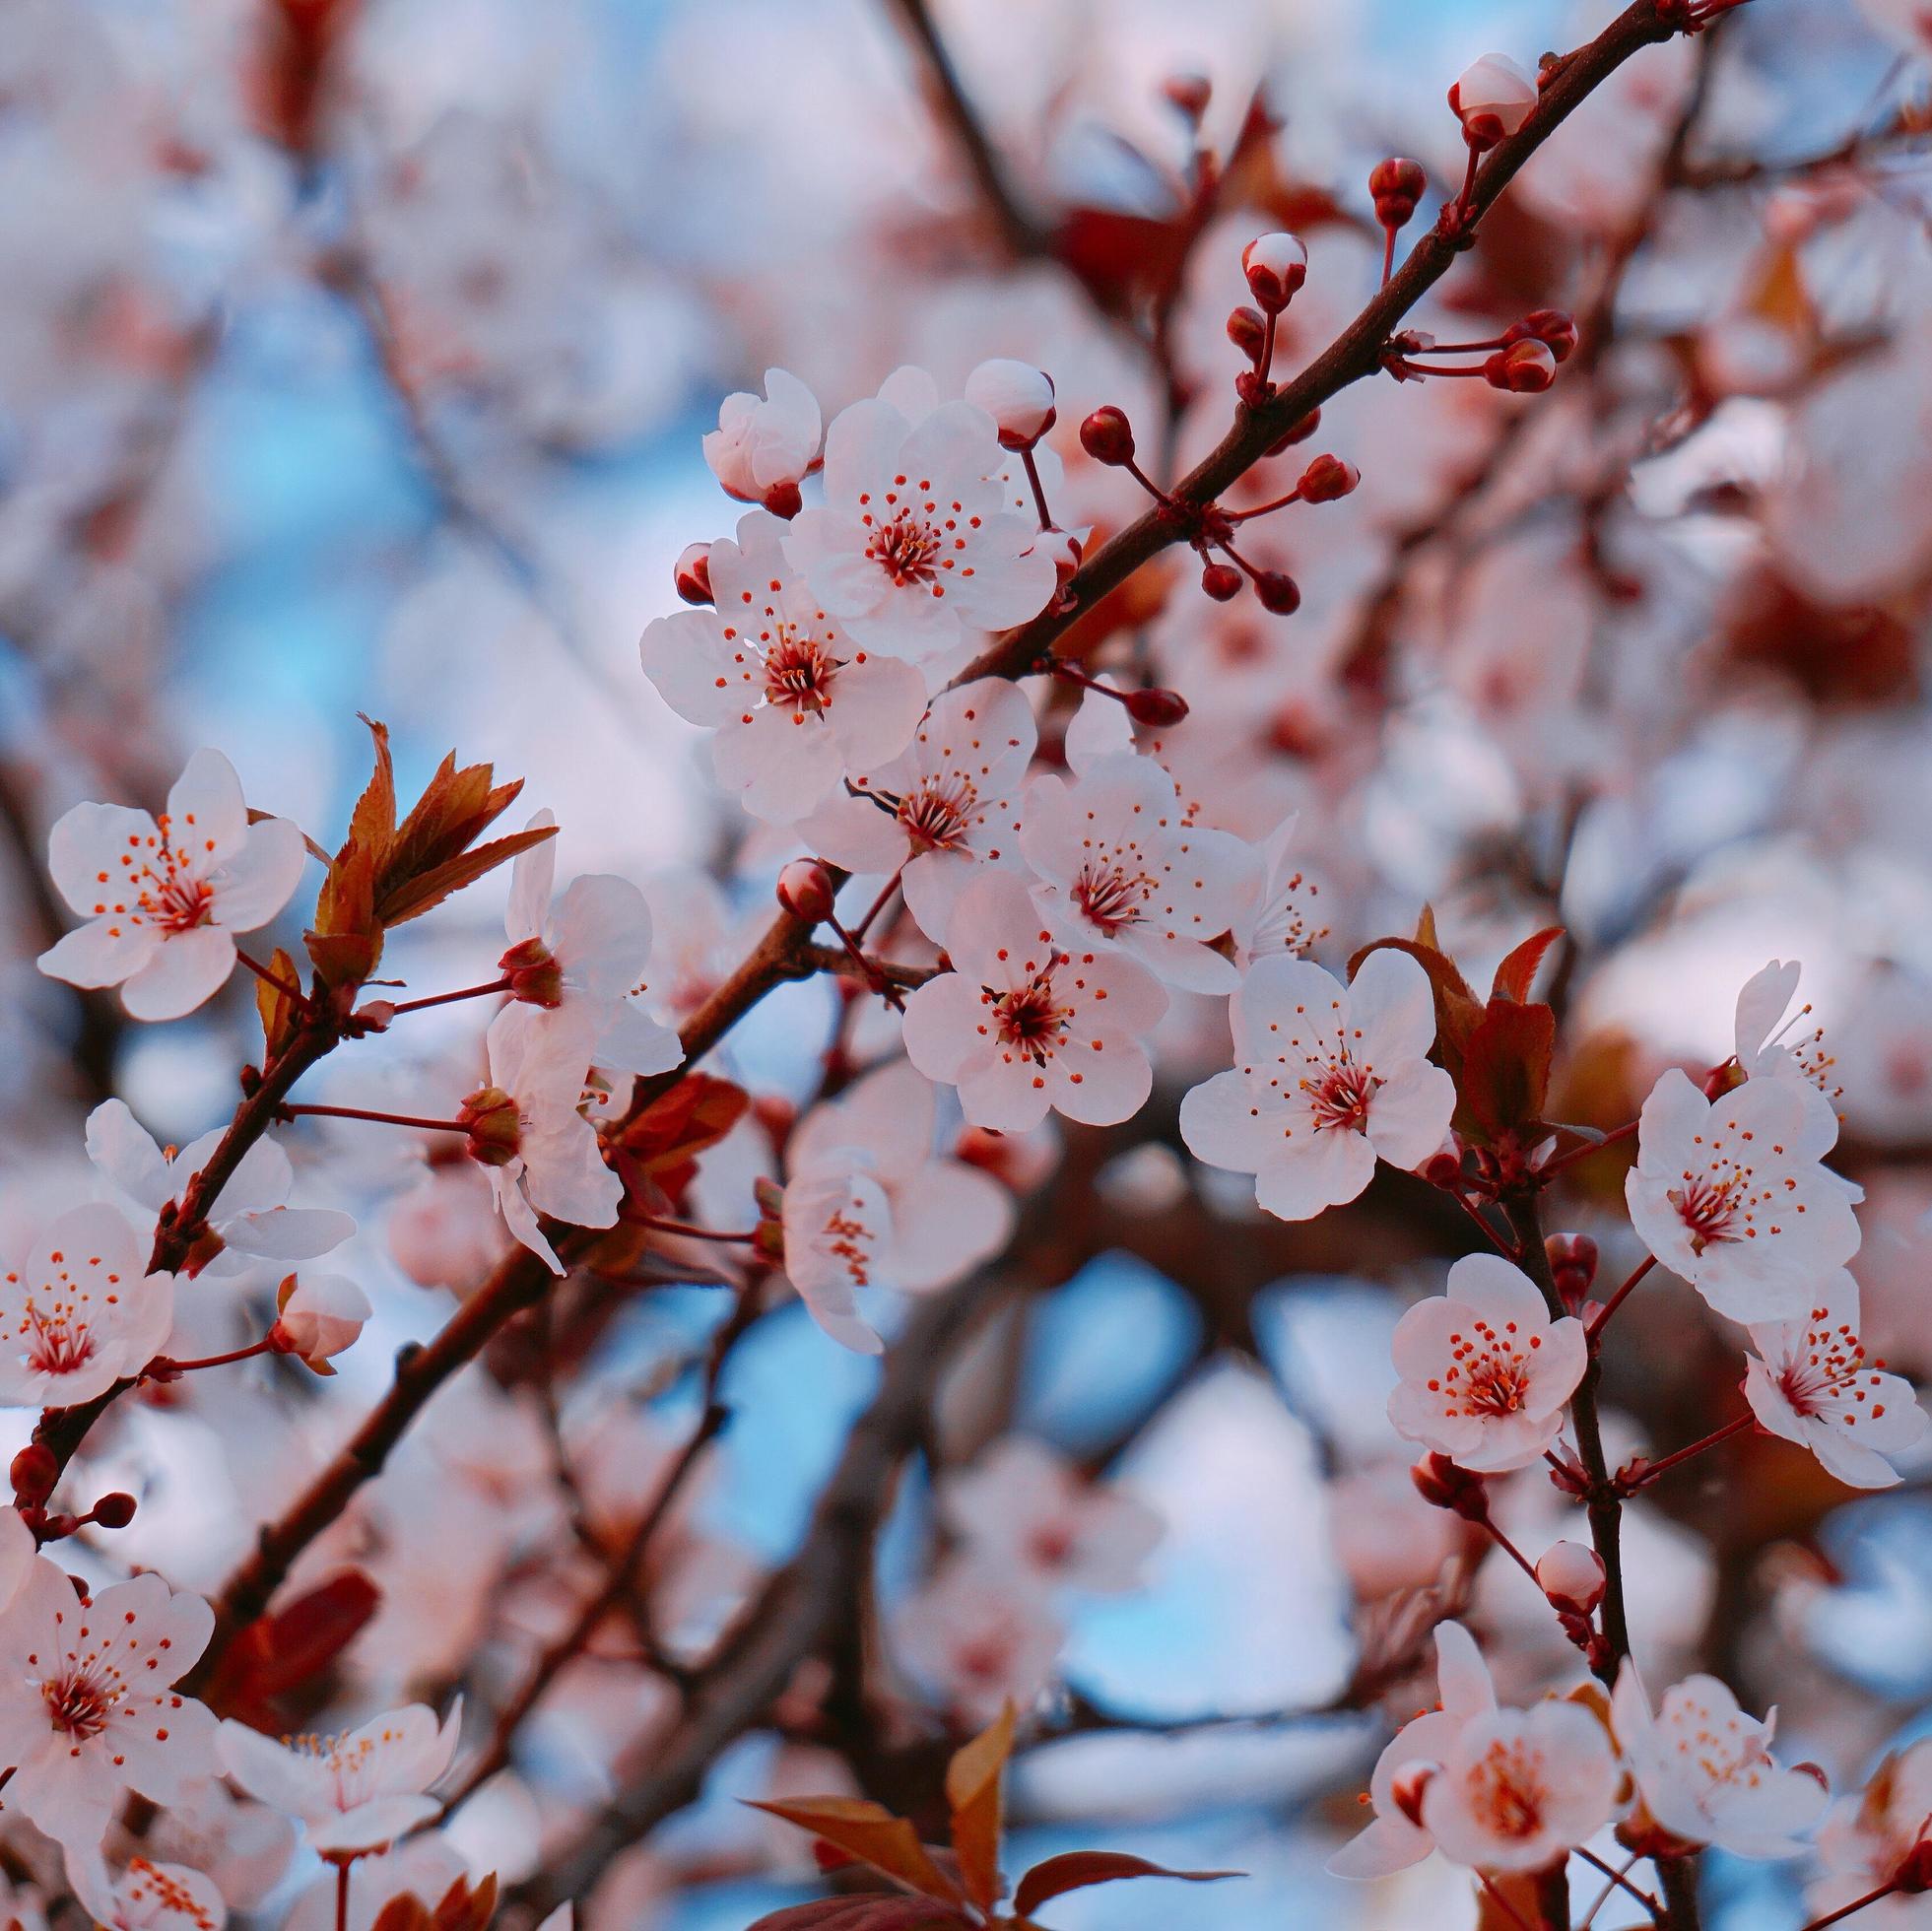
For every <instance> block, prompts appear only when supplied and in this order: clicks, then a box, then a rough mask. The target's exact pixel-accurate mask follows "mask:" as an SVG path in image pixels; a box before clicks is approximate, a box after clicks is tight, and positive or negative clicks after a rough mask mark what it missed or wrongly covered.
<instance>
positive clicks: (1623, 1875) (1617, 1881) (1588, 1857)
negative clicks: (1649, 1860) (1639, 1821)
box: [1575, 1844, 1663, 1923]
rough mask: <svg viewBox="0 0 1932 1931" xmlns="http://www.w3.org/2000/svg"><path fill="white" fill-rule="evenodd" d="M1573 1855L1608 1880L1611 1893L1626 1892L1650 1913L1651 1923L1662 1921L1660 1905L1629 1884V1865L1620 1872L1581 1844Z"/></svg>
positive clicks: (1633, 1861)
mask: <svg viewBox="0 0 1932 1931" xmlns="http://www.w3.org/2000/svg"><path fill="white" fill-rule="evenodd" d="M1575 1855H1576V1856H1578V1857H1580V1858H1581V1859H1582V1860H1583V1862H1584V1863H1586V1864H1587V1865H1589V1866H1590V1868H1591V1869H1592V1870H1595V1871H1601V1872H1602V1873H1603V1875H1604V1876H1605V1877H1607V1878H1608V1879H1609V1880H1610V1886H1611V1889H1612V1890H1613V1891H1617V1890H1621V1891H1628V1892H1629V1893H1630V1895H1631V1896H1632V1898H1635V1899H1636V1901H1637V1902H1638V1903H1639V1904H1641V1905H1642V1906H1643V1908H1644V1909H1645V1910H1646V1911H1648V1912H1649V1913H1650V1918H1651V1921H1652V1923H1660V1922H1661V1921H1662V1919H1663V1907H1662V1905H1660V1904H1659V1903H1658V1902H1657V1900H1656V1898H1653V1897H1651V1895H1650V1894H1649V1893H1648V1892H1647V1891H1639V1890H1638V1889H1637V1887H1636V1886H1635V1885H1633V1884H1632V1882H1631V1880H1630V1868H1631V1866H1630V1864H1626V1865H1625V1866H1624V1868H1623V1869H1622V1870H1621V1871H1620V1870H1619V1869H1618V1868H1617V1867H1616V1866H1615V1865H1614V1864H1607V1863H1605V1862H1604V1860H1603V1859H1602V1858H1601V1857H1599V1856H1598V1855H1597V1854H1596V1852H1595V1851H1593V1850H1588V1849H1585V1848H1584V1846H1583V1845H1581V1844H1578V1845H1577V1846H1576V1850H1575ZM1635 1862H1636V1859H1635V1858H1634V1857H1632V1859H1631V1863H1632V1864H1633V1863H1635Z"/></svg>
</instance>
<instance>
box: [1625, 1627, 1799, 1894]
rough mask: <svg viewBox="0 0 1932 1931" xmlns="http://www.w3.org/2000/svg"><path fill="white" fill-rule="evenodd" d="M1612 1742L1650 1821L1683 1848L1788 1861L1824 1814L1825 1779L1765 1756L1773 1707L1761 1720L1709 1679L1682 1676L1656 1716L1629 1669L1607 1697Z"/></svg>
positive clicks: (1633, 1670) (1773, 1722)
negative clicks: (1694, 1846) (1684, 1845)
mask: <svg viewBox="0 0 1932 1931" xmlns="http://www.w3.org/2000/svg"><path fill="white" fill-rule="evenodd" d="M1612 1718H1613V1720H1614V1722H1615V1723H1616V1726H1617V1742H1618V1745H1619V1747H1620V1748H1621V1749H1622V1751H1623V1753H1624V1759H1625V1761H1626V1762H1627V1763H1628V1764H1629V1765H1630V1768H1631V1774H1632V1776H1633V1777H1634V1778H1635V1779H1636V1787H1637V1790H1638V1792H1639V1793H1640V1795H1641V1796H1642V1799H1643V1807H1644V1809H1645V1810H1647V1811H1648V1812H1649V1813H1650V1815H1651V1817H1653V1818H1654V1819H1655V1820H1656V1822H1657V1823H1658V1824H1659V1825H1661V1826H1662V1827H1663V1829H1664V1830H1666V1831H1670V1832H1671V1834H1672V1835H1673V1836H1677V1837H1681V1838H1683V1839H1684V1841H1685V1842H1686V1843H1694V1844H1715V1845H1716V1846H1717V1847H1718V1848H1719V1849H1720V1850H1728V1851H1729V1852H1730V1853H1731V1854H1732V1855H1733V1856H1734V1857H1795V1856H1796V1855H1797V1854H1798V1852H1799V1851H1801V1850H1802V1849H1803V1848H1804V1841H1803V1839H1804V1836H1805V1835H1806V1834H1808V1833H1809V1832H1810V1831H1811V1829H1812V1827H1813V1826H1814V1825H1815V1824H1816V1823H1817V1822H1818V1820H1819V1818H1820V1817H1821V1816H1823V1815H1824V1811H1825V1805H1826V1801H1827V1792H1826V1788H1825V1783H1824V1779H1823V1778H1822V1777H1820V1776H1818V1775H1816V1774H1814V1773H1813V1772H1812V1771H1810V1770H1807V1769H1789V1768H1786V1767H1785V1766H1783V1765H1780V1764H1779V1763H1778V1762H1777V1761H1776V1759H1774V1758H1773V1757H1772V1756H1771V1750H1770V1746H1771V1735H1772V1732H1773V1730H1774V1729H1775V1728H1776V1724H1777V1711H1776V1710H1775V1709H1773V1710H1772V1711H1771V1712H1770V1713H1769V1714H1768V1715H1767V1716H1766V1717H1765V1720H1764V1722H1762V1723H1760V1722H1759V1721H1758V1720H1757V1719H1756V1718H1755V1717H1750V1716H1746V1715H1745V1714H1744V1712H1743V1711H1742V1710H1741V1709H1739V1708H1738V1701H1737V1698H1735V1697H1734V1696H1732V1694H1731V1692H1730V1691H1729V1689H1728V1688H1726V1686H1725V1685H1724V1684H1722V1683H1720V1682H1719V1681H1718V1680H1717V1678H1715V1677H1714V1676H1688V1677H1686V1678H1685V1679H1684V1681H1683V1682H1682V1683H1678V1684H1674V1685H1673V1686H1672V1687H1671V1688H1670V1689H1668V1690H1666V1691H1665V1692H1664V1696H1663V1700H1662V1702H1660V1703H1659V1704H1658V1706H1657V1709H1656V1712H1655V1714H1654V1715H1653V1714H1652V1712H1651V1708H1650V1698H1649V1695H1648V1693H1647V1692H1646V1691H1645V1689H1644V1687H1643V1681H1642V1679H1641V1677H1639V1676H1638V1674H1637V1670H1636V1665H1635V1664H1634V1663H1628V1662H1627V1663H1626V1664H1625V1665H1624V1668H1623V1672H1622V1674H1621V1675H1620V1676H1619V1677H1618V1679H1617V1688H1616V1692H1615V1694H1614V1696H1613V1698H1612Z"/></svg>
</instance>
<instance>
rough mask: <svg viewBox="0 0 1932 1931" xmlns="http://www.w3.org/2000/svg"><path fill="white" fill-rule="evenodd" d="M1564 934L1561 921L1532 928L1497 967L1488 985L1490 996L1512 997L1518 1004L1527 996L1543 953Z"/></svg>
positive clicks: (1494, 997)
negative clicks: (1537, 930)
mask: <svg viewBox="0 0 1932 1931" xmlns="http://www.w3.org/2000/svg"><path fill="white" fill-rule="evenodd" d="M1563 935H1564V929H1563V927H1562V926H1561V925H1549V926H1545V927H1544V929H1543V930H1542V931H1541V932H1533V933H1532V934H1531V935H1530V936H1529V937H1528V938H1527V939H1525V940H1524V941H1523V942H1522V944H1521V945H1519V946H1518V947H1517V948H1516V949H1515V950H1514V951H1513V952H1512V953H1510V954H1509V956H1508V957H1507V958H1506V959H1504V960H1503V962H1502V964H1501V965H1500V966H1498V967H1497V968H1496V982H1495V984H1494V985H1493V986H1492V987H1491V988H1490V997H1491V998H1492V999H1513V1000H1515V1002H1516V1003H1517V1004H1518V1005H1519V1006H1520V1005H1521V1004H1522V1003H1523V1002H1524V1001H1525V1000H1526V999H1528V997H1529V989H1530V985H1531V983H1532V981H1533V980H1534V979H1535V977H1536V968H1537V967H1538V966H1540V965H1542V964H1543V955H1544V954H1545V953H1546V952H1548V951H1549V950H1550V948H1551V947H1552V946H1553V945H1555V944H1556V942H1557V941H1558V940H1559V939H1561V938H1562V937H1563Z"/></svg>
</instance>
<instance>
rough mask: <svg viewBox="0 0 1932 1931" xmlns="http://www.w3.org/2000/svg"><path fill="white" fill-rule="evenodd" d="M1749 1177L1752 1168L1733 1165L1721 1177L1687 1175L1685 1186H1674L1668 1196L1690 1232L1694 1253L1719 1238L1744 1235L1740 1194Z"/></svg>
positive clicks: (1737, 1238)
mask: <svg viewBox="0 0 1932 1931" xmlns="http://www.w3.org/2000/svg"><path fill="white" fill-rule="evenodd" d="M1748 1177H1749V1169H1747V1168H1745V1167H1741V1166H1739V1167H1733V1168H1732V1169H1731V1171H1730V1172H1729V1173H1727V1174H1725V1175H1724V1176H1723V1177H1722V1178H1721V1179H1717V1178H1713V1177H1712V1176H1711V1175H1709V1174H1705V1173H1699V1174H1698V1175H1696V1176H1695V1177H1687V1178H1686V1181H1685V1184H1684V1185H1683V1186H1681V1187H1674V1188H1672V1189H1671V1191H1670V1192H1669V1193H1668V1194H1667V1195H1666V1196H1665V1197H1666V1198H1667V1199H1668V1200H1669V1201H1670V1204H1671V1205H1672V1206H1673V1207H1675V1208H1676V1209H1677V1215H1678V1218H1679V1219H1680V1220H1681V1221H1682V1222H1683V1223H1684V1225H1685V1228H1686V1229H1687V1230H1688V1231H1689V1232H1690V1235H1691V1251H1692V1252H1693V1253H1694V1254H1700V1253H1702V1252H1703V1250H1704V1249H1705V1248H1706V1247H1708V1246H1711V1245H1713V1244H1715V1243H1716V1242H1719V1241H1727V1240H1739V1239H1742V1238H1743V1237H1744V1235H1743V1233H1741V1232H1739V1231H1738V1227H1737V1220H1738V1195H1739V1193H1740V1192H1741V1190H1742V1188H1743V1185H1744V1182H1745V1180H1746V1179H1747V1178H1748Z"/></svg>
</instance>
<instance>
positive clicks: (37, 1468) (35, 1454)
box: [7, 1441, 60, 1508]
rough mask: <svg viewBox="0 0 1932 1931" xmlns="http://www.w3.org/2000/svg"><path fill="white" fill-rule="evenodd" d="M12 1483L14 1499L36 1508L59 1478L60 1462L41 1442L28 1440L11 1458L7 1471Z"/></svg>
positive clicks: (50, 1492)
mask: <svg viewBox="0 0 1932 1931" xmlns="http://www.w3.org/2000/svg"><path fill="white" fill-rule="evenodd" d="M7 1473H8V1475H9V1477H10V1478H11V1479H12V1482H13V1485H14V1499H15V1500H16V1501H20V1502H25V1503H26V1504H27V1505H28V1506H29V1507H30V1508H37V1507H39V1505H40V1504H41V1503H42V1502H43V1501H45V1500H46V1498H48V1497H49V1496H50V1495H52V1494H53V1491H54V1484H55V1483H56V1482H58V1481H59V1480H60V1463H59V1461H58V1459H57V1458H56V1457H55V1455H54V1452H53V1450H52V1449H51V1448H49V1447H47V1446H46V1445H45V1444H44V1443H43V1442H38V1441H30V1442H29V1443H28V1444H27V1446H26V1447H25V1448H23V1449H22V1450H21V1451H20V1453H19V1454H18V1455H16V1456H15V1457H14V1459H13V1464H12V1466H11V1467H10V1468H9V1469H8V1471H7Z"/></svg>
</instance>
